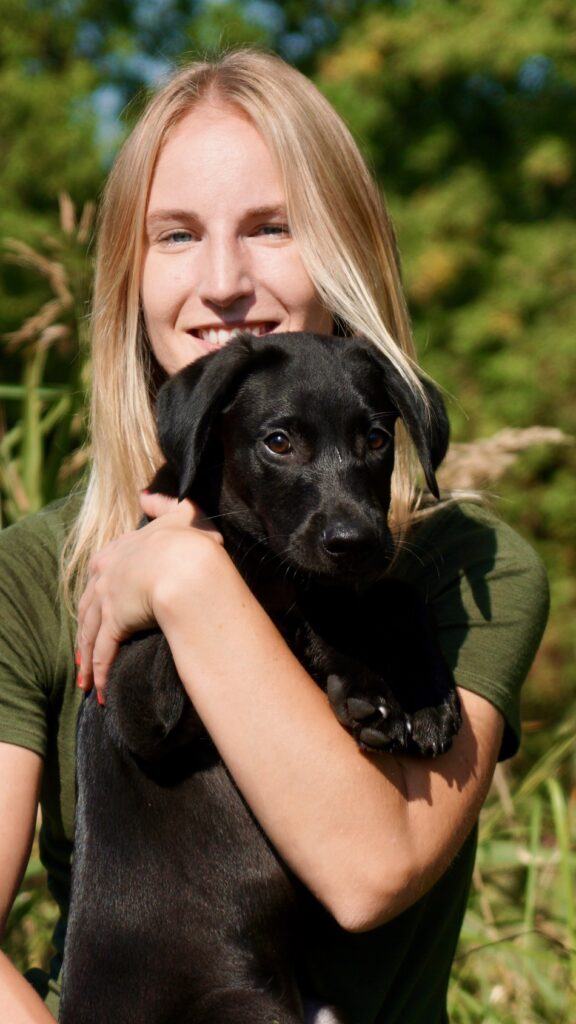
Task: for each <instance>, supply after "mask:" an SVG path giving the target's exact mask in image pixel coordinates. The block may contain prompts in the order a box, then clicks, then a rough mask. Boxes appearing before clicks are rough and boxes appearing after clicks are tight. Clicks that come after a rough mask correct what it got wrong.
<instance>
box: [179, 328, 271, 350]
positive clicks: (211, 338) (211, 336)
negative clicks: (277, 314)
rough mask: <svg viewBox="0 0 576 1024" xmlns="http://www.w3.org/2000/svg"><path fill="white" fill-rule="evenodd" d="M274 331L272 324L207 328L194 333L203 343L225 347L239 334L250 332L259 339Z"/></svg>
mask: <svg viewBox="0 0 576 1024" xmlns="http://www.w3.org/2000/svg"><path fill="white" fill-rule="evenodd" d="M271 329H272V325H271V324H268V323H266V324H250V325H246V326H243V327H207V328H206V329H205V330H198V331H195V332H194V333H195V334H197V335H198V337H199V338H202V341H207V342H208V343H209V344H210V345H225V344H226V342H228V341H230V339H231V338H235V337H236V336H237V335H238V334H243V333H245V332H249V333H250V334H256V335H257V336H258V337H260V335H262V334H267V333H268V332H269V331H270V330H271Z"/></svg>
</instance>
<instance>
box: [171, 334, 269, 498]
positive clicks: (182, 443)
mask: <svg viewBox="0 0 576 1024" xmlns="http://www.w3.org/2000/svg"><path fill="white" fill-rule="evenodd" d="M255 361H259V353H258V352H257V351H256V350H255V347H254V345H253V339H252V337H251V336H241V337H238V338H235V339H234V340H233V341H231V342H230V343H229V344H228V345H226V347H225V348H223V349H220V350H218V351H217V352H214V353H210V354H209V355H207V356H203V357H201V358H200V359H197V360H196V361H195V362H193V363H190V365H189V366H185V367H184V369H183V370H180V371H179V372H178V373H176V374H175V375H174V376H173V377H171V378H170V380H168V381H166V383H165V384H163V385H162V387H161V388H160V391H159V393H158V399H157V402H156V419H157V424H158V439H159V441H160V447H161V448H162V451H163V453H164V455H165V456H166V459H167V460H168V463H169V464H170V466H171V468H172V469H173V470H175V472H176V474H177V476H178V479H179V498H180V500H182V498H184V497H185V496H186V494H187V493H188V492H189V490H190V487H191V486H192V484H193V482H194V479H195V477H196V474H197V472H198V468H199V465H200V460H201V458H202V455H203V453H204V451H205V448H206V445H207V443H208V440H209V438H210V433H211V430H212V427H213V425H214V422H215V420H216V418H217V416H218V415H219V414H220V413H221V412H222V411H223V409H224V408H225V406H226V405H227V403H228V401H229V400H230V399H231V397H232V395H233V393H234V390H235V388H236V387H237V386H239V384H240V382H241V380H242V379H243V377H244V373H245V372H246V371H248V369H249V368H251V367H252V366H253V365H254V363H255Z"/></svg>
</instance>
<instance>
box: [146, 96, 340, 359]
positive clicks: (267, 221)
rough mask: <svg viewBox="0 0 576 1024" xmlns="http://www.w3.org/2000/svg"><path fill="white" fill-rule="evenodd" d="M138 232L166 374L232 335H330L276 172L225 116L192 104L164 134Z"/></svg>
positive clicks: (232, 116) (255, 136)
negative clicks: (143, 238) (142, 235)
mask: <svg viewBox="0 0 576 1024" xmlns="http://www.w3.org/2000/svg"><path fill="white" fill-rule="evenodd" d="M146 231H147V248H146V255H145V258H144V267H143V274H142V283H141V298H142V305H143V310H144V317H145V321H146V328H147V331H148V336H149V338H150V343H151V345H152V348H153V350H154V354H155V356H156V358H157V359H158V362H159V363H160V364H161V366H163V367H164V369H165V370H166V371H167V372H168V373H169V374H172V373H175V372H176V371H177V370H179V369H181V368H182V367H183V366H185V365H186V364H187V363H190V362H192V361H193V360H194V359H197V358H198V356H202V355H205V353H206V352H212V351H214V349H217V348H220V347H221V346H222V345H225V344H226V342H227V341H229V340H230V338H231V337H233V335H234V333H235V332H238V331H240V330H250V331H253V332H255V333H257V334H270V333H272V332H274V331H302V330H306V331H317V332H319V333H324V334H329V333H330V332H331V330H332V318H331V316H330V314H329V313H328V312H327V311H326V309H325V308H324V307H323V306H322V304H321V302H320V300H319V299H318V296H317V295H316V292H315V289H314V286H313V284H312V281H311V280H310V278H309V276H308V274H307V272H306V270H305V268H304V265H303V263H302V259H301V257H300V253H299V251H298V246H297V244H296V242H295V241H294V239H293V238H292V237H291V236H290V232H289V229H288V225H287V218H286V206H285V197H284V191H283V188H282V184H281V182H280V178H279V175H278V171H277V169H276V167H275V165H274V163H273V160H272V158H271V155H270V153H269V151H268V148H267V146H266V144H265V143H264V140H263V139H262V137H261V135H260V134H259V133H258V131H257V130H256V128H255V127H254V126H253V124H252V122H251V121H249V120H248V119H247V118H246V117H244V116H243V115H242V114H241V113H240V112H238V111H237V110H236V109H235V108H234V107H230V106H219V105H213V104H210V103H208V102H205V103H201V104H200V105H199V106H198V107H196V108H195V109H194V110H193V111H192V113H190V114H189V115H188V116H187V117H185V118H184V119H183V120H182V121H181V122H180V123H179V124H178V125H177V126H176V128H175V129H174V131H173V132H172V133H171V134H170V135H169V137H168V141H167V142H166V144H165V145H164V148H163V149H162V152H161V154H160V158H159V160H158V165H157V168H156V172H155V175H154V179H153V181H152V189H151V192H150V200H149V203H148V210H147V218H146Z"/></svg>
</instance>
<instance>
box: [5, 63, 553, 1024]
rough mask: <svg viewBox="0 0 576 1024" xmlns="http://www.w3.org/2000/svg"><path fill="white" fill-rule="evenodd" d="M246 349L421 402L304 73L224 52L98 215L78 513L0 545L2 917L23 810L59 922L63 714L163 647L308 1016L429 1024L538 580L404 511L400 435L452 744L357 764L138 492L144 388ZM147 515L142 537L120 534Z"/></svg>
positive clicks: (34, 1003) (467, 518)
mask: <svg viewBox="0 0 576 1024" xmlns="http://www.w3.org/2000/svg"><path fill="white" fill-rule="evenodd" d="M246 328H247V329H250V330H252V331H255V332H257V333H259V334H267V333H271V332H275V331H276V332H279V331H297V330H312V331H317V332H321V333H326V334H330V333H334V332H338V333H346V334H350V335H356V334H363V335H364V336H365V337H367V338H368V339H369V340H370V341H372V343H373V344H374V345H376V346H378V347H380V348H381V349H383V350H384V351H385V353H386V354H387V355H388V356H389V358H391V359H393V360H394V362H395V364H396V365H397V367H398V368H399V369H400V371H401V372H402V374H403V375H404V377H405V379H406V380H407V381H408V382H409V384H410V385H411V386H412V387H414V388H418V387H419V382H418V378H417V376H416V374H415V371H414V366H415V352H414V349H413V345H412V340H411V335H410V326H409V322H408V317H407V313H406V308H405V303H404V298H403V294H402V288H401V283H400V274H399V268H398V261H397V256H396V250H395V244H394V236H393V232H392V229H391V226H390V223H389V220H388V217H387V215H386V213H385V211H384V209H383V206H382V201H381V198H380V196H379V194H378V191H377V189H376V187H375V185H374V183H373V182H372V180H371V178H370V176H369V174H368V172H367V170H366V167H365V165H364V163H363V161H362V158H361V157H360V155H359V153H358V150H357V148H356V145H355V143H354V141H353V140H352V138H351V136H350V134H349V132H348V131H347V129H346V127H345V126H344V125H343V123H342V122H341V120H340V119H339V118H338V116H337V115H336V113H335V112H334V111H333V110H332V108H331V107H330V106H329V104H327V102H326V101H325V100H324V99H323V98H322V97H321V96H320V94H319V93H318V92H317V91H316V89H315V88H314V87H313V86H312V85H311V83H310V82H308V81H307V80H306V79H305V78H304V77H303V76H301V75H300V74H299V73H298V72H296V71H294V70H293V69H292V68H290V67H289V66H287V65H286V64H284V63H283V62H282V61H280V60H279V59H278V58H275V57H273V56H270V55H266V54H262V53H258V52H253V51H238V52H232V53H229V54H227V55H225V56H224V57H223V58H222V59H221V60H219V61H217V62H215V63H198V64H192V65H189V66H187V67H185V68H184V69H182V70H181V71H180V72H179V73H178V74H176V76H175V77H174V78H173V79H172V80H171V81H170V82H168V84H167V85H166V86H165V87H164V88H163V89H162V90H161V91H160V92H159V93H158V94H157V96H156V97H155V98H154V99H153V100H152V102H151V103H150V105H149V107H148V108H147V110H146V112H145V113H144V115H143V117H142V119H141V121H140V122H139V124H138V125H137V127H136V128H135V130H134V132H133V133H132V135H131V137H130V138H129V140H128V141H127V143H126V144H125V146H124V149H123V151H122V153H121V154H120V156H119V158H118V161H117V163H116V165H115V168H114V170H113V172H112V174H111V177H110V180H109V183H108V186H107V190H106V193H105V196H104V200H103V204H102V210H101V218H100V230H99V242H98V268H97V275H96V284H95V295H94V311H93V326H92V335H93V358H94V377H93V389H92V421H91V422H92V453H93V461H92V468H91V473H90V478H89V481H88V486H87V490H86V492H85V494H84V495H83V497H82V498H74V499H73V500H71V501H69V502H68V503H64V504H60V505H58V506H55V507H54V506H53V507H51V508H48V509H47V510H45V511H44V512H43V513H41V514H40V515H38V516H36V517H31V518H30V519H28V520H25V521H24V522H22V523H21V524H18V525H16V526H14V527H11V528H10V529H9V530H6V531H4V533H3V534H2V535H0V600H1V602H2V615H1V616H0V822H1V823H2V824H1V829H0V864H2V871H1V873H0V913H1V915H2V920H5V918H6V916H7V913H8V911H9V908H10V905H11V902H12V900H13V898H14V894H15V892H16V891H17V888H18V885H19V881H20V879H21V876H22V873H23V870H24V868H25V865H26V861H27V858H28V853H29V848H30V842H31V837H32V834H33V830H34V823H35V820H36V811H37V805H38V801H39V799H40V802H41V805H42V813H43V829H42V850H41V852H42V857H43V860H44V863H45V865H46V868H47V871H48V876H49V881H50V884H51V888H52V891H53V893H54V896H55V898H56V900H57V901H58V903H59V906H60V909H61V912H62V920H63V921H64V920H65V916H66V909H67V901H68V892H69V871H70V858H71V854H72V839H73V819H74V814H73V801H74V733H75V721H76V714H77V711H78V707H79V703H80V701H81V698H82V691H83V690H87V689H89V688H90V687H91V686H92V685H93V684H95V685H96V687H97V688H98V691H99V693H100V695H101V699H104V697H103V696H102V695H103V694H104V693H105V684H106V674H107V671H108V668H109V666H110V664H111V663H112V661H113V659H114V656H115V653H116V651H117V649H118V645H119V644H120V643H121V642H122V640H123V639H125V638H126V637H127V636H129V635H131V634H132V633H133V632H135V631H137V630H139V629H142V628H144V627H148V626H151V625H154V624H157V625H159V626H160V628H161V629H162V630H163V632H164V633H165V635H166V637H167V639H168V642H169V644H170V647H171V650H172V653H173V655H174V658H175V661H176V665H177V666H178V670H179V674H180V676H181V679H182V683H183V685H184V687H185V690H186V692H187V694H188V695H189V697H190V699H191V700H192V701H193V702H194V705H195V706H196V708H197V710H198V712H199V714H200V716H201V718H202V719H203V721H204V723H205V725H206V728H207V729H208V731H209V733H210V734H211V736H212V738H213V739H214V741H215V743H216V745H217V747H218V749H219V750H220V752H221V755H222V757H223V759H224V761H225V762H226V764H227V766H228V768H229V770H230V772H231V773H232V775H233V777H234V779H235V781H236V783H237V785H238V787H239V788H240V790H241V792H242V794H243V795H244V797H245V799H246V801H247V802H248V804H249V805H250V807H251V808H252V810H253V812H254V814H255V816H256V817H257V819H258V821H259V822H260V824H261V825H262V827H263V829H264V830H265V832H266V833H267V835H268V836H269V838H270V840H271V842H272V843H273V845H274V846H275V847H276V849H277V850H278V852H279V853H280V855H281V856H282V857H283V859H284V860H285V861H286V862H287V864H288V865H289V866H290V867H291V868H292V870H293V871H294V872H295V874H296V875H297V876H298V877H299V878H300V879H301V880H302V882H303V883H304V884H305V885H306V886H307V887H308V888H309V889H310V890H311V892H312V893H313V894H314V895H315V896H316V897H317V899H318V900H319V901H320V902H321V903H322V904H323V905H324V906H325V907H326V908H327V910H328V912H329V915H327V916H326V927H325V931H324V933H323V934H322V935H318V936H314V937H310V938H311V941H310V954H309V961H310V962H309V965H308V966H309V971H310V974H311V976H312V977H313V979H314V982H315V984H316V986H317V989H318V992H319V993H321V994H322V997H323V998H325V999H327V1000H328V1001H330V1002H332V1003H334V1004H336V1005H338V1006H340V1007H341V1009H342V1010H343V1012H344V1013H345V1015H346V1017H347V1019H349V1020H350V1021H351V1022H353V1024H368V1022H375V1021H386V1024H394V1022H397V1021H398V1022H399V1021H402V1022H403V1024H405V1022H406V1021H409V1022H410V1024H436V1022H438V1024H440V1022H445V1021H446V1020H447V1015H446V989H447V984H448V978H449V973H450V966H451V961H452V957H453V953H454V949H455V945H456V942H457V938H458V933H459V929H460V925H461V921H462V916H463V913H464V908H465V904H466V898H467V893H468V889H469V885H470V878H471V871H472V865H473V859H474V835H475V823H476V821H477V818H478V814H479V811H480V808H481V806H482V803H483V801H484V799H485V796H486V793H487V790H488V787H489V785H490V781H491V778H492V774H493V771H494V766H495V764H496V762H497V760H498V758H504V757H508V756H510V755H511V754H512V753H514V751H515V750H516V748H517V746H518V737H519V707H518V701H519V689H520V686H521V684H522V682H523V679H524V677H525V675H526V672H527V670H528V668H529V666H530V663H531V661H532V658H533V656H534V653H535V650H536V647H537V645H538V642H539V638H540V636H541V632H542V629H543V626H544V622H545V619H546V614H547V587H546V580H545V576H544V573H543V570H542V567H541V565H540V563H539V561H538V559H537V558H536V557H535V556H534V554H533V553H532V551H531V550H530V548H529V547H528V546H527V545H526V544H525V543H524V542H523V541H521V540H520V539H519V538H518V537H517V536H516V535H515V534H514V533H513V532H512V531H511V530H509V529H508V528H507V527H505V526H504V525H503V524H501V523H499V522H498V521H497V520H496V519H495V518H494V517H492V516H491V515H490V514H488V513H487V512H485V511H483V510H482V509H481V508H479V507H478V506H470V505H463V504H458V503H456V502H444V503H443V502H440V503H438V504H437V505H436V506H435V507H427V508H426V510H425V511H423V510H422V508H421V507H420V506H421V504H422V502H421V497H422V496H421V494H420V492H419V489H418V484H417V478H416V470H415V460H414V459H413V457H412V452H411V451H410V447H409V444H408V442H407V440H406V438H405V437H404V436H400V437H399V438H398V442H397V444H398V457H397V463H396V469H395V475H394V487H393V498H392V508H391V519H392V524H393V526H394V528H395V531H396V533H397V535H398V537H399V538H400V539H401V538H403V537H406V536H407V535H409V543H408V544H402V545H400V550H399V555H398V559H397V562H396V568H395V571H396V572H397V573H398V574H399V575H400V576H401V577H403V578H406V579H407V580H410V581H411V582H412V583H413V584H414V585H415V586H416V587H418V588H419V589H420V590H421V592H422V593H423V594H424V595H425V597H426V598H427V600H428V601H429V602H430V603H431V605H432V608H433V612H434V615H435V617H436V620H437V622H438V628H439V636H440V641H441V644H442V647H443V649H444V653H445V655H446V657H447V659H448V661H449V662H450V664H451V666H452V668H453V670H454V673H455V677H456V680H457V684H458V687H459V694H460V698H461V702H462V708H463V718H464V721H463V726H462V728H461V730H460V732H459V734H458V736H457V737H456V740H455V742H454V745H453V747H452V749H451V750H450V751H449V752H448V753H446V754H444V755H442V757H440V758H438V759H436V760H434V761H430V762H428V761H426V760H422V761H417V760H413V759H409V758H406V757H399V756H392V755H387V754H382V755H378V756H366V755H365V754H362V753H360V752H359V750H358V749H357V747H356V744H355V742H354V741H353V740H352V738H351V737H350V736H349V735H348V734H347V733H346V732H345V730H344V729H342V727H341V726H340V725H339V723H338V722H337V721H336V718H335V716H334V714H333V713H332V711H331V709H330V708H329V706H328V704H327V701H326V698H325V696H324V694H323V693H322V692H321V691H320V689H319V688H318V687H317V686H316V685H315V684H314V683H313V681H312V680H311V679H310V678H309V677H308V676H307V674H306V672H305V671H304V669H303V668H302V667H301V665H300V664H299V663H298V662H297V661H296V660H295V659H294V657H293V655H292V654H291V652H290V651H289V650H288V648H287V647H286V645H285V643H284V641H283V640H282V638H281V637H280V635H279V634H278V633H277V631H276V629H275V627H274V626H273V624H272V622H271V621H270V619H269V618H268V616H267V615H266V614H265V612H264V610H263V609H262V608H261V607H260V605H259V604H258V603H257V601H256V600H255V598H254V597H253V595H252V594H251V592H250V591H249V590H248V588H247V586H246V584H245V583H244V581H243V580H242V578H241V577H240V576H239V574H238V572H237V570H236V569H235V567H234V565H233V563H232V561H231V560H230V558H229V556H228V555H227V553H226V551H225V549H224V547H223V545H222V542H221V537H220V535H219V534H218V533H217V531H216V530H215V529H214V528H211V527H210V525H209V524H207V523H205V522H203V521H202V515H201V510H199V509H197V508H196V507H194V506H193V505H192V504H191V503H189V502H182V503H181V504H177V503H175V502H173V501H170V500H169V499H165V498H162V497H161V496H157V495H156V496H154V495H149V494H146V493H143V490H144V488H145V487H146V484H147V483H148V481H149V480H150V478H151V477H152V475H153V473H154V470H155V469H156V468H157V466H158V465H159V463H160V461H161V457H160V453H159V450H158V445H157V441H156V436H155V429H154V402H155V396H156V393H157V390H158V387H159V385H160V384H161V382H162V381H163V380H164V379H165V378H166V376H168V375H171V374H172V373H174V372H175V371H177V370H178V369H179V368H181V367H182V366H184V365H186V364H187V363H189V362H190V361H192V360H194V359H196V358H198V357H200V356H202V355H203V354H205V353H206V352H209V351H212V350H214V349H215V348H218V347H220V346H222V345H225V344H226V343H227V341H228V340H229V339H230V338H231V337H233V335H234V333H235V332H236V331H238V330H239V329H246ZM142 511H144V512H145V513H146V514H147V515H148V516H149V517H150V518H151V519H153V522H152V523H150V525H148V526H147V527H145V528H144V529H142V530H136V526H137V523H138V521H139V519H140V517H141V514H142ZM61 565H63V566H64V568H63V571H62V572H61V570H60V566H61ZM66 595H68V600H66ZM70 603H71V604H72V607H73V609H76V611H77V613H78V624H77V625H76V623H75V621H74V617H73V615H72V614H71V612H70V610H69V605H70ZM76 637H77V641H76ZM76 642H77V647H78V652H79V653H78V657H77V661H78V662H79V680H78V682H79V687H76V686H75V679H74V674H75V673H74V651H75V645H76ZM167 912H169V909H168V910H167ZM56 948H57V955H56V957H55V959H54V963H53V965H52V970H51V972H50V976H49V977H48V976H40V974H39V972H35V974H34V975H33V977H31V978H30V980H31V981H32V985H33V986H34V988H35V989H36V992H35V991H34V990H33V988H32V987H31V985H30V984H29V982H28V980H26V981H25V980H24V979H22V978H21V977H20V976H19V975H18V974H17V972H16V971H15V970H14V969H13V968H12V967H11V966H10V964H9V963H8V961H7V960H6V959H2V961H1V962H0V1016H1V1017H2V1019H3V1020H4V1019H5V1020H10V1021H11V1024H19V1022H32V1021H37V1022H42V1021H49V1020H51V1019H52V1014H54V1015H57V1005H58V973H59V968H60V964H61V956H62V953H63V926H61V927H59V928H58V929H57V936H56ZM36 993H38V994H36ZM43 1000H44V1001H45V1002H43ZM47 1007H48V1008H49V1009H47Z"/></svg>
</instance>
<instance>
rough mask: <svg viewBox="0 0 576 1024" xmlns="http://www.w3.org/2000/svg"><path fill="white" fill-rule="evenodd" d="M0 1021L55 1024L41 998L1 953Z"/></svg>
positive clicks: (17, 1023) (14, 1023)
mask: <svg viewBox="0 0 576 1024" xmlns="http://www.w3.org/2000/svg"><path fill="white" fill-rule="evenodd" d="M0 1020H2V1021H6V1024H8V1022H9V1024H54V1017H53V1016H52V1014H51V1013H50V1012H49V1010H47V1009H46V1007H45V1005H44V1003H43V1002H42V1000H41V999H40V996H38V995H37V993H36V992H35V991H34V989H33V988H32V986H31V985H30V984H29V983H28V982H27V981H26V979H25V978H23V977H22V975H21V974H19V973H18V971H17V970H16V968H15V967H14V966H13V964H11V963H10V961H9V960H8V958H7V957H6V956H4V954H3V953H0Z"/></svg>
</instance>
